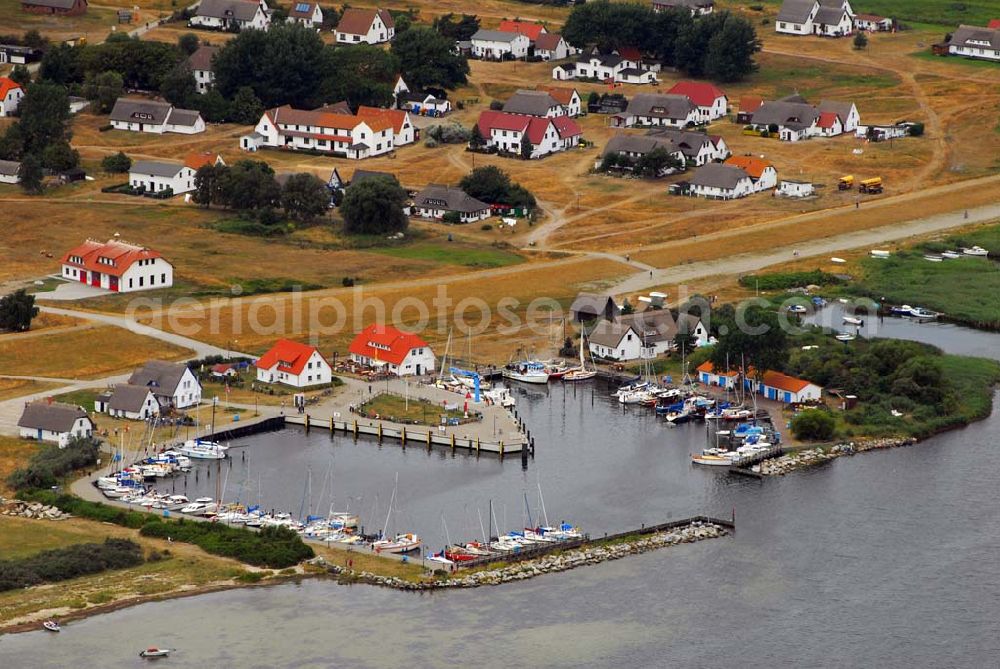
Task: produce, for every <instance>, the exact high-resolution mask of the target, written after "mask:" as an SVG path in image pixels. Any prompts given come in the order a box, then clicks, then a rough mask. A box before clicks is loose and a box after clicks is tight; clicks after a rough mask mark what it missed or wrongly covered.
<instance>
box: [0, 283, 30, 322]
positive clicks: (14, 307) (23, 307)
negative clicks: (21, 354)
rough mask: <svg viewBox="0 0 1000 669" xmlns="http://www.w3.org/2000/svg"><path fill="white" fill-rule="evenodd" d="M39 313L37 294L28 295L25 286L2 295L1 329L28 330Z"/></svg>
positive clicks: (0, 299) (0, 301)
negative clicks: (36, 301) (36, 300)
mask: <svg viewBox="0 0 1000 669" xmlns="http://www.w3.org/2000/svg"><path fill="white" fill-rule="evenodd" d="M37 315H38V307H36V306H35V296H34V295H28V293H27V292H26V291H25V290H24V288H21V289H20V290H17V291H14V292H13V293H11V294H9V295H4V296H3V297H0V330H9V331H12V332H27V331H28V330H29V329H30V328H31V319H33V318H34V317H35V316H37Z"/></svg>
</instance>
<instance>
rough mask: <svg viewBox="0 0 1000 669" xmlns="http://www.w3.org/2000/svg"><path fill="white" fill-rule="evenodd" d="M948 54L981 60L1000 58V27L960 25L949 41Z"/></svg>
mask: <svg viewBox="0 0 1000 669" xmlns="http://www.w3.org/2000/svg"><path fill="white" fill-rule="evenodd" d="M948 54H949V55H951V56H965V57H966V58H978V59H981V60H1000V29H995V28H980V27H977V26H964V25H963V26H959V27H958V30H956V31H955V32H953V33H952V34H951V40H949V41H948Z"/></svg>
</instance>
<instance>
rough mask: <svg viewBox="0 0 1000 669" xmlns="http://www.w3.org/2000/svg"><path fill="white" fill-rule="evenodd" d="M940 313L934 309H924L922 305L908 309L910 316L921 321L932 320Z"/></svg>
mask: <svg viewBox="0 0 1000 669" xmlns="http://www.w3.org/2000/svg"><path fill="white" fill-rule="evenodd" d="M940 315H941V314H939V313H938V312H936V311H931V310H930V309H924V308H923V307H912V308H911V309H910V318H916V319H917V320H921V321H932V320H934V319H936V318H937V317H938V316H940Z"/></svg>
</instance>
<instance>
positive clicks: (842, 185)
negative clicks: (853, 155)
mask: <svg viewBox="0 0 1000 669" xmlns="http://www.w3.org/2000/svg"><path fill="white" fill-rule="evenodd" d="M852 188H854V175H853V174H848V175H845V176H842V177H840V180H839V181H838V182H837V190H851V189H852Z"/></svg>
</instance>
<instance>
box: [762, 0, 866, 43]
mask: <svg viewBox="0 0 1000 669" xmlns="http://www.w3.org/2000/svg"><path fill="white" fill-rule="evenodd" d="M854 17H855V13H854V10H853V9H852V8H851V3H850V1H849V0H784V2H783V3H782V5H781V10H780V11H779V12H778V17H777V18H776V19H775V20H774V29H775V31H776V32H779V33H784V34H786V35H821V36H824V37H844V36H847V35H850V34H851V33H853V32H854Z"/></svg>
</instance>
